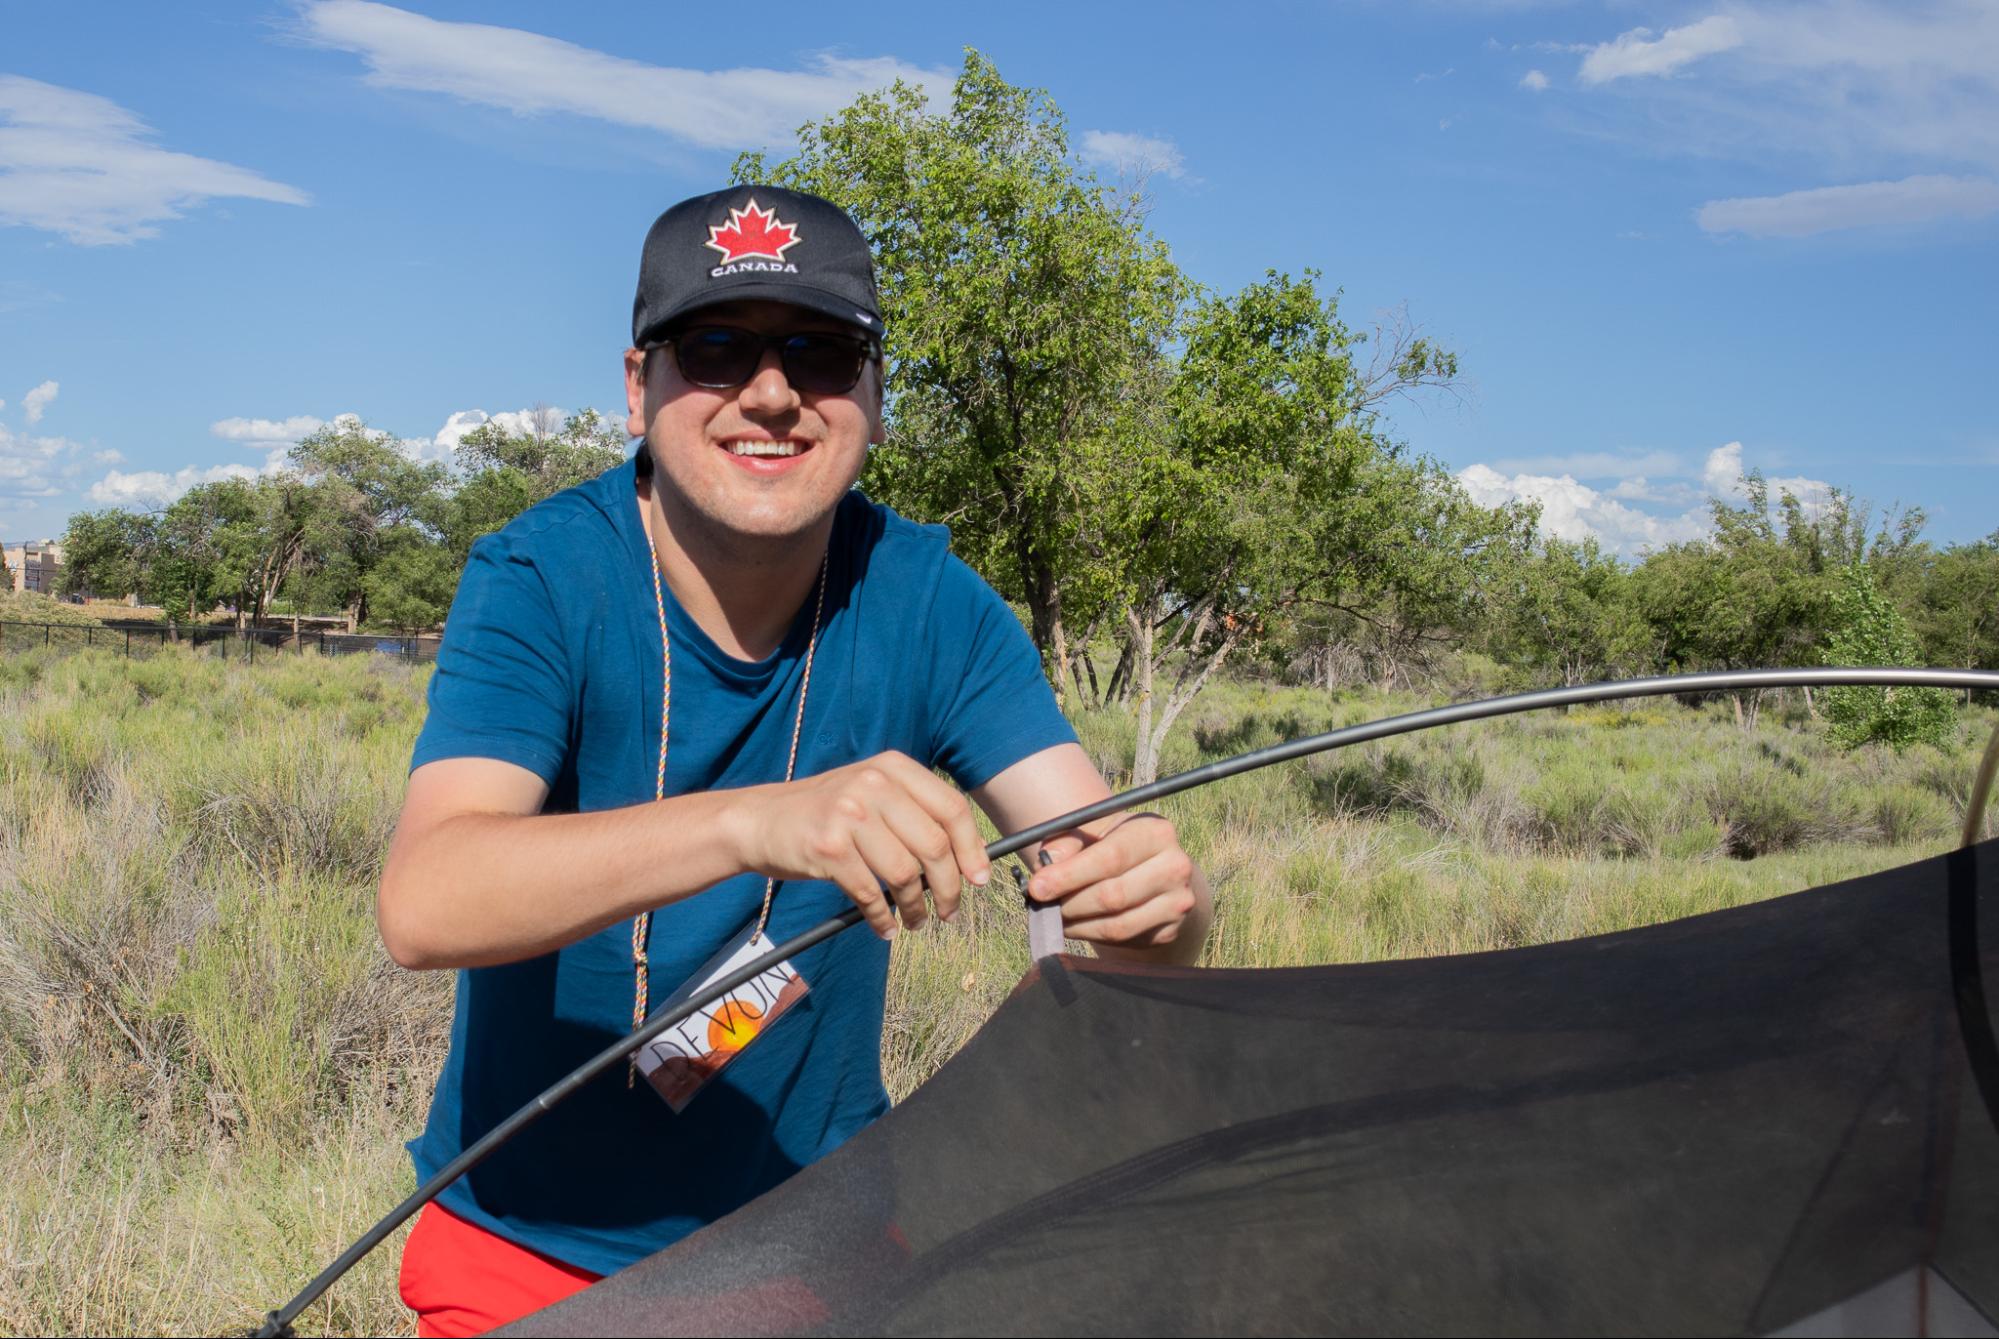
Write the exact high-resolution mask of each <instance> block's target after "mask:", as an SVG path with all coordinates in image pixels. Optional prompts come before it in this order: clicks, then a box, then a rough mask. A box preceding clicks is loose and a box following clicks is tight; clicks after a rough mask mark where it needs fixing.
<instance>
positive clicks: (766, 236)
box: [702, 196, 799, 265]
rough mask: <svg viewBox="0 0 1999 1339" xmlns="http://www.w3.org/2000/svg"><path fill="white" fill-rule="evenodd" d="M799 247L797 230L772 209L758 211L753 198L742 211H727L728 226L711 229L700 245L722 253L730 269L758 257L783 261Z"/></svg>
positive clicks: (724, 261) (723, 260)
mask: <svg viewBox="0 0 1999 1339" xmlns="http://www.w3.org/2000/svg"><path fill="white" fill-rule="evenodd" d="M798 243H799V236H798V228H797V226H796V225H794V224H790V223H786V222H784V221H783V220H782V219H780V218H778V216H777V211H776V210H775V209H763V208H759V207H758V205H757V202H756V197H754V196H752V197H751V198H750V202H749V203H748V204H747V205H745V206H744V207H743V208H741V209H732V210H730V211H729V221H728V222H727V223H725V224H723V225H721V226H720V227H710V228H709V229H708V240H707V241H706V242H704V243H702V245H703V246H711V247H713V248H715V250H717V251H719V252H721V253H722V263H723V264H724V265H730V264H733V263H735V262H736V261H739V260H751V259H755V258H758V257H761V258H762V259H764V260H783V259H784V253H785V252H787V251H789V250H790V249H791V248H792V247H794V246H797V245H798Z"/></svg>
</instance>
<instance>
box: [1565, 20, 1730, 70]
mask: <svg viewBox="0 0 1999 1339" xmlns="http://www.w3.org/2000/svg"><path fill="white" fill-rule="evenodd" d="M1740 45H1742V31H1741V29H1740V28H1738V27H1737V26H1736V22H1735V20H1734V19H1733V18H1730V17H1729V16H1728V15H1726V14H1710V15H1709V16H1708V17H1707V18H1704V19H1702V20H1701V21H1700V22H1698V23H1690V24H1688V25H1686V26H1685V27H1684V28H1668V29H1667V30H1666V31H1665V32H1664V33H1663V34H1661V35H1660V36H1658V37H1654V36H1653V35H1652V30H1651V29H1650V28H1633V29H1632V30H1631V31H1630V32H1627V33H1622V34H1620V35H1619V36H1618V37H1617V38H1615V39H1614V40H1612V41H1609V42H1605V43H1603V44H1602V45H1601V46H1597V47H1592V48H1591V49H1590V52H1589V54H1588V55H1586V56H1584V57H1583V63H1582V68H1581V69H1580V70H1579V71H1578V72H1577V73H1578V76H1579V77H1580V78H1581V79H1582V81H1583V83H1584V84H1607V83H1609V82H1610V81H1611V80H1613V79H1625V78H1631V77H1634V76H1643V75H1667V74H1671V73H1673V71H1675V70H1677V69H1680V68H1681V67H1683V66H1686V65H1690V64H1692V63H1693V62H1694V61H1697V60H1699V59H1700V58H1701V57H1703V56H1712V55H1714V54H1715V53H1716V52H1718V51H1728V50H1732V49H1733V48H1735V47H1738V46H1740Z"/></svg>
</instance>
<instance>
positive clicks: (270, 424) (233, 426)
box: [208, 414, 349, 450]
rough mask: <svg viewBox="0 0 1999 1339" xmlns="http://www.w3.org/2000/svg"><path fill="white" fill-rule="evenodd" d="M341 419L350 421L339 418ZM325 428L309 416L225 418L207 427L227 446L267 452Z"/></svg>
mask: <svg viewBox="0 0 1999 1339" xmlns="http://www.w3.org/2000/svg"><path fill="white" fill-rule="evenodd" d="M342 417H349V416H348V415H342ZM325 426H326V420H325V419H323V418H316V417H314V416H313V415H311V414H293V415H292V416H291V417H290V418H224V419H217V420H216V421H215V422H213V423H211V424H209V425H208V430H209V431H210V432H212V433H214V434H215V435H216V436H217V437H220V438H222V440H224V441H226V442H244V443H247V444H248V445H250V446H252V447H257V448H261V449H263V450H269V449H270V448H271V447H273V446H275V445H277V444H279V443H281V442H282V443H291V442H296V441H298V440H299V439H300V438H303V437H308V436H310V435H312V434H313V433H315V432H318V431H319V430H320V429H321V428H323V427H325Z"/></svg>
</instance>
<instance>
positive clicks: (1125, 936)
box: [1027, 814, 1212, 962]
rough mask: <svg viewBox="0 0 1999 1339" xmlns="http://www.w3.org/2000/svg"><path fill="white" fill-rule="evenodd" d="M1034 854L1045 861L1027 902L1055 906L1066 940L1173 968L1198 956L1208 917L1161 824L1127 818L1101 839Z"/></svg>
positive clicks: (1195, 878)
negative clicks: (1167, 962) (1141, 954)
mask: <svg viewBox="0 0 1999 1339" xmlns="http://www.w3.org/2000/svg"><path fill="white" fill-rule="evenodd" d="M1041 849H1042V850H1043V852H1045V853H1046V854H1047V856H1048V857H1049V858H1050V859H1049V862H1048V863H1047V864H1045V865H1044V866H1043V867H1042V868H1041V869H1038V870H1036V871H1035V873H1034V876H1033V878H1032V879H1031V880H1030V881H1029V882H1028V885H1027V894H1028V896H1029V897H1031V898H1033V899H1034V900H1035V901H1037V902H1057V901H1059V902H1060V903H1061V904H1062V930H1063V933H1064V934H1066V935H1067V936H1068V937H1069V938H1071V939H1080V940H1083V941H1084V942H1086V943H1090V944H1095V945H1097V946H1098V947H1099V948H1100V949H1102V948H1109V949H1126V950H1139V951H1145V950H1151V952H1146V953H1145V956H1147V957H1154V958H1157V957H1167V958H1169V959H1171V960H1173V961H1178V962H1189V961H1192V960H1193V958H1195V957H1196V956H1198V955H1199V953H1200V949H1201V943H1202V941H1203V940H1204V939H1205V938H1206V937H1207V931H1208V922H1209V920H1210V918H1211V916H1212V910H1211V907H1210V904H1209V899H1208V896H1207V885H1206V883H1205V882H1204V881H1203V880H1202V879H1201V876H1200V872H1199V871H1198V870H1196V869H1195V867H1194V862H1193V861H1192V860H1191V859H1189V858H1188V856H1187V853H1186V851H1184V850H1182V849H1181V847H1180V839H1179V836H1178V834H1177V833H1175V832H1174V830H1173V824H1172V823H1170V822H1169V821H1167V820H1166V819H1165V818H1162V817H1160V816H1159V815H1157V814H1133V815H1130V816H1127V817H1125V818H1122V819H1119V820H1115V825H1114V826H1112V827H1110V828H1109V829H1108V830H1107V831H1105V832H1104V833H1103V834H1102V835H1101V836H1098V835H1093V834H1091V833H1089V832H1084V831H1078V832H1069V833H1064V834H1063V835H1062V836H1059V837H1053V838H1050V839H1049V840H1048V841H1047V842H1045V843H1043V845H1042V848H1041ZM1183 937H1184V940H1185V943H1184V944H1183V943H1181V942H1180V941H1182V939H1183ZM1169 945H1172V946H1175V947H1173V948H1169V947H1168V946H1169Z"/></svg>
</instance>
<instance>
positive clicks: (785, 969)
mask: <svg viewBox="0 0 1999 1339" xmlns="http://www.w3.org/2000/svg"><path fill="white" fill-rule="evenodd" d="M775 947H776V945H774V944H772V943H771V942H770V940H769V938H768V937H766V936H765V935H764V934H763V932H762V931H760V930H758V929H757V928H756V926H754V925H752V926H750V927H748V928H747V929H745V930H743V931H742V932H741V933H739V934H738V935H737V936H736V937H735V938H734V939H732V940H730V941H729V942H728V943H727V944H725V945H723V947H722V949H721V951H720V952H718V953H717V954H716V955H715V956H714V957H712V958H710V959H708V961H707V962H705V963H703V964H702V965H701V968H700V970H698V971H697V972H695V973H694V975H693V976H691V977H689V978H688V980H687V984H685V985H683V986H682V987H681V988H680V989H678V990H676V991H674V992H673V994H672V995H671V996H669V997H668V998H667V999H666V1001H665V1002H664V1003H662V1004H661V1005H660V1006H659V1007H660V1009H661V1010H665V1009H673V1008H677V1007H679V1006H680V1005H682V1004H685V1003H686V1002H687V1001H688V1000H691V999H701V1000H702V1001H703V1002H702V1004H701V1007H700V1008H698V1009H696V1010H695V1011H694V1012H693V1013H691V1014H689V1015H688V1016H687V1017H685V1018H683V1019H681V1020H680V1021H679V1022H678V1023H676V1024H674V1025H673V1026H672V1027H670V1028H668V1029H667V1030H666V1031H665V1032H662V1033H661V1034H660V1035H659V1036H657V1037H655V1038H653V1039H652V1040H651V1041H649V1042H647V1043H646V1044H645V1045H644V1046H643V1047H641V1048H640V1049H639V1073H641V1074H643V1075H645V1077H646V1082H647V1083H650V1084H651V1085H652V1088H653V1091H654V1092H656V1093H658V1094H659V1095H660V1096H661V1097H662V1098H664V1099H666V1104H667V1105H668V1106H669V1107H672V1108H673V1110H674V1111H675V1112H676V1113H678V1112H680V1111H683V1110H685V1109H686V1107H687V1104H688V1103H689V1102H691V1101H693V1100H694V1095H695V1094H696V1093H698V1092H700V1091H701V1089H702V1088H703V1087H705V1086H706V1085H707V1083H708V1081H709V1080H710V1079H712V1078H714V1077H715V1076H716V1075H717V1074H720V1073H721V1072H722V1070H723V1069H724V1068H726V1067H727V1065H728V1063H729V1062H730V1061H731V1060H734V1059H735V1058H736V1057H737V1056H738V1055H740V1054H742V1052H743V1049H744V1048H745V1047H747V1046H748V1045H749V1044H750V1043H751V1042H753V1041H755V1040H756V1039H757V1038H758V1037H761V1036H762V1035H763V1034H764V1033H765V1032H766V1031H767V1030H768V1029H769V1028H770V1026H771V1025H772V1024H773V1023H775V1022H777V1020H778V1018H779V1016H780V1015H782V1014H783V1013H784V1011H785V1010H786V1009H789V1008H790V1007H791V1006H792V1005H794V1004H796V1003H797V1002H798V1001H799V1000H801V999H803V998H805V992H806V990H807V989H808V987H807V986H806V984H805V978H804V977H802V976H800V975H799V974H798V970H797V969H796V968H794V967H793V966H792V965H791V963H790V962H789V961H785V962H780V963H778V964H777V965H776V966H774V967H772V968H770V969H769V970H768V971H766V972H764V973H763V974H762V975H760V976H755V977H752V978H751V979H750V980H748V981H745V982H744V983H743V984H742V985H740V986H737V987H736V988H735V989H734V990H732V991H730V992H728V993H727V994H725V995H724V994H706V996H705V998H704V993H706V992H708V991H709V990H710V987H712V986H713V985H714V983H715V982H717V981H719V980H721V979H722V978H723V977H725V976H727V975H729V974H730V973H731V972H735V971H739V970H741V969H742V968H743V967H746V966H748V965H749V963H750V962H751V960H753V959H756V958H760V957H762V956H763V955H764V954H766V953H768V952H770V951H771V949H773V948H775ZM657 1012H658V1010H655V1013H657Z"/></svg>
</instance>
